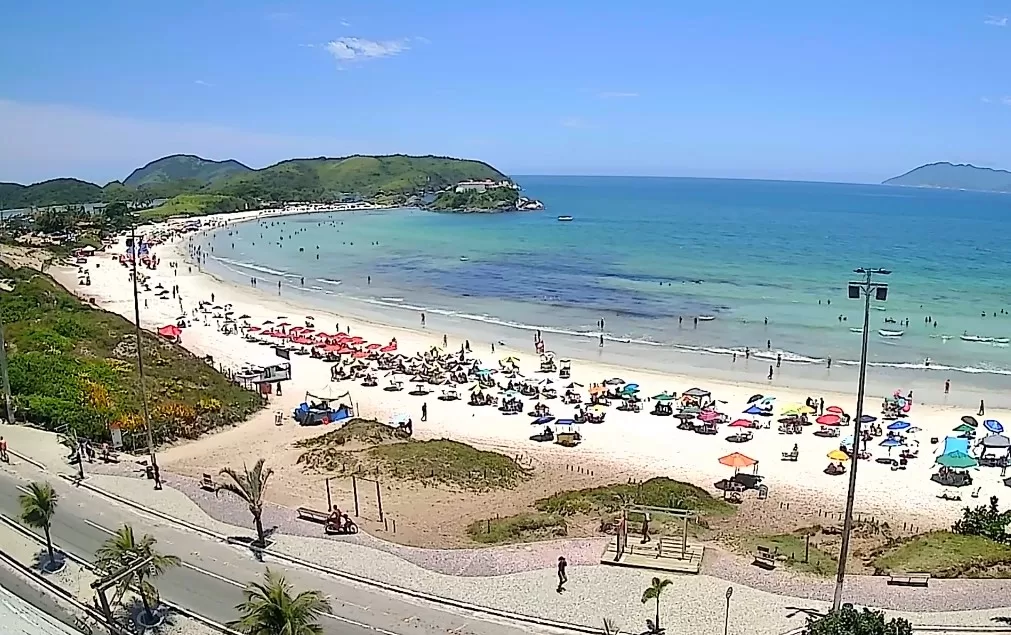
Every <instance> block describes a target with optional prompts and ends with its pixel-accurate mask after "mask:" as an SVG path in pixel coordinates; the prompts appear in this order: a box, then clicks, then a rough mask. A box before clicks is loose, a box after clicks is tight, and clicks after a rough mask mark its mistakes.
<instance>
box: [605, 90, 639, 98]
mask: <svg viewBox="0 0 1011 635" xmlns="http://www.w3.org/2000/svg"><path fill="white" fill-rule="evenodd" d="M638 96H639V93H632V92H623V91H605V92H602V93H598V94H597V97H600V98H601V99H631V98H633V97H638Z"/></svg>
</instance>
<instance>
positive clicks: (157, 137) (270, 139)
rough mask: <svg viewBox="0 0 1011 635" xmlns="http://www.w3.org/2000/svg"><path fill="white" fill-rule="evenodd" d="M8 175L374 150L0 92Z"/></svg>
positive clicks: (3, 164) (0, 162)
mask: <svg viewBox="0 0 1011 635" xmlns="http://www.w3.org/2000/svg"><path fill="white" fill-rule="evenodd" d="M0 139H3V140H4V142H3V143H2V144H0V174H2V175H3V180H5V181H6V180H10V181H17V182H21V183H31V182H35V181H41V180H44V179H50V178H55V177H58V176H73V177H77V178H82V179H87V180H90V181H96V182H101V183H104V182H106V181H109V180H112V179H122V178H125V177H126V175H127V174H129V173H130V171H131V170H133V169H134V168H136V167H139V166H141V165H144V164H145V163H147V162H148V161H152V160H154V159H157V158H158V157H162V156H165V155H167V154H173V153H188V154H197V155H200V156H205V157H208V158H212V159H228V158H235V159H238V160H239V161H242V162H244V163H247V164H249V165H252V166H254V167H260V166H264V165H269V164H271V163H273V162H275V161H279V160H281V159H286V158H290V157H298V156H303V157H305V156H320V155H328V156H341V155H345V154H353V153H355V152H362V151H365V150H367V149H368V148H367V147H363V146H361V145H358V144H354V143H349V142H348V141H346V140H338V139H333V138H330V139H327V138H310V137H298V136H288V135H278V134H270V133H263V132H251V131H247V130H241V129H237V128H232V127H227V126H219V125H214V124H204V123H193V122H174V121H152V120H145V119H136V118H133V117H126V116H117V115H111V114H107V113H101V112H96V111H92V110H86V109H82V108H77V107H74V106H63V105H56V104H35V103H24V102H17V101H10V100H4V99H0Z"/></svg>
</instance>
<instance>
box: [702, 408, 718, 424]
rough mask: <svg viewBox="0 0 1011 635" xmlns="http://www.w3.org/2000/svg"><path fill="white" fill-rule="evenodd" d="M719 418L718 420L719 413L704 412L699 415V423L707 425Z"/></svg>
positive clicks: (713, 411) (712, 411)
mask: <svg viewBox="0 0 1011 635" xmlns="http://www.w3.org/2000/svg"><path fill="white" fill-rule="evenodd" d="M719 418H720V413H718V412H716V411H715V410H704V411H703V412H702V413H701V414H700V415H699V421H704V422H706V423H709V422H710V421H715V420H717V419H719Z"/></svg>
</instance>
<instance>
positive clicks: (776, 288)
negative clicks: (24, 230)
mask: <svg viewBox="0 0 1011 635" xmlns="http://www.w3.org/2000/svg"><path fill="white" fill-rule="evenodd" d="M518 180H519V182H520V183H521V184H522V186H523V187H524V190H525V193H526V194H527V195H529V196H533V197H536V198H539V199H541V200H543V201H544V203H545V206H546V208H547V209H546V210H545V211H543V212H530V213H516V214H495V215H454V214H432V213H427V212H421V211H418V210H394V211H384V212H365V213H363V212H356V213H338V214H316V215H306V216H292V217H285V218H277V219H272V220H266V221H258V222H251V223H246V224H244V225H239V226H236V227H232V228H228V229H226V230H222V231H219V232H218V233H217V234H215V235H214V236H213V238H212V239H211V240H210V244H209V245H208V246H206V248H207V249H213V253H211V254H210V255H211V258H209V259H208V262H207V264H206V266H207V267H208V268H209V269H212V270H216V271H217V272H219V273H223V274H225V275H229V276H231V277H233V278H235V279H237V280H239V281H242V282H248V279H249V277H251V276H256V277H257V278H258V279H259V283H258V284H259V285H261V286H262V285H265V284H266V285H273V287H274V288H276V281H277V280H278V279H282V280H283V281H284V285H285V289H286V291H285V293H288V292H289V291H287V289H288V288H289V287H291V289H292V290H291V291H290V292H292V293H300V294H304V295H305V296H307V297H309V298H313V297H314V298H316V300H317V301H318V302H320V303H321V304H328V305H330V308H339V307H335V306H333V303H336V302H340V301H343V302H346V303H357V304H362V303H366V304H369V305H371V306H373V307H375V306H384V305H386V306H389V307H399V308H402V309H404V315H402V316H401V318H400V319H402V320H404V321H405V322H408V321H409V322H410V323H411V324H412V325H413V324H417V313H418V312H419V311H422V310H424V311H426V312H427V313H428V314H429V315H431V316H441V317H443V318H446V319H447V320H450V319H451V321H454V322H456V323H462V322H464V321H469V322H472V323H481V324H483V325H484V327H483V328H489V329H494V332H495V333H496V334H501V333H505V332H506V330H507V329H512V330H513V331H515V329H526V330H533V329H541V330H542V331H543V332H544V333H545V334H546V335H545V337H546V339H548V340H549V345H550V344H551V343H552V340H551V338H552V337H553V336H557V338H558V339H559V341H562V340H565V341H567V342H573V345H576V344H579V345H580V346H582V347H584V349H586V350H589V349H590V347H592V348H596V347H597V337H598V335H597V333H598V331H599V329H598V328H597V327H596V323H597V320H599V319H601V318H603V319H604V320H605V329H604V330H605V332H606V337H607V340H608V344H607V347H608V348H609V349H610V348H611V347H612V346H614V347H620V346H631V347H637V350H646V349H649V351H651V352H649V354H651V355H654V356H657V355H662V354H664V352H665V351H669V352H672V353H674V352H677V353H681V352H685V351H705V352H708V353H710V354H712V355H716V356H717V359H721V358H724V357H725V358H728V359H732V354H733V352H735V351H736V352H738V354H739V356H741V357H743V353H744V351H745V349H746V348H747V349H749V350H750V352H751V356H752V359H754V360H762V364H761V370H762V372H763V373H764V369H765V368H766V367H767V366H768V362H769V361H770V360H771V361H774V360H775V359H776V357H777V356H781V357H782V359H783V362H784V367H802V366H803V367H813V366H825V367H826V368H827V360H828V359H829V358H831V359H832V360H833V367H834V368H836V367H842V368H845V367H846V366H848V365H852V364H853V363H855V360H856V359H858V356H859V348H860V342H859V339H860V336H859V334H857V333H853V332H851V330H850V329H851V328H855V327H859V326H860V321H861V319H862V307H863V305H862V302H857V301H853V300H849V299H847V296H846V283H847V281H849V280H850V279H851V278H852V277H853V274H852V273H851V271H852V269H853V268H854V267H857V266H869V267H885V268H888V269H891V270H893V274H892V275H890V276H888V277H887V282H888V283H889V285H890V292H889V297H888V300H887V301H886V302H883V303H877V302H876V303H875V309H874V310H873V311H872V313H871V318H872V321H871V326H872V329H874V330H873V336H872V340H871V347H870V358H871V360H872V362H874V363H875V365H877V366H878V367H880V368H888V369H898V370H905V371H920V372H921V374H922V373H927V374H934V373H937V372H943V373H945V376H949V375H952V374H955V375H954V376H955V377H957V378H958V379H953V381H960V382H963V383H967V382H984V383H986V382H988V381H989V380H986V378H985V376H989V377H990V378H991V379H996V378H1004V377H1006V376H1007V375H1009V374H1011V349H1009V348H1008V346H1007V344H1003V343H970V342H965V341H961V340H960V339H959V336H960V335H962V334H963V333H966V332H967V333H969V334H973V335H979V336H985V337H991V338H998V339H999V338H1006V337H1011V315H1007V314H1004V313H1003V312H1002V311H1003V310H1011V301H1009V297H1008V291H1009V285H1008V283H1007V278H1008V274H1009V267H1011V263H1009V259H1008V257H1007V255H1008V253H1009V252H1008V250H1007V249H1006V247H1005V241H1006V240H1007V236H1008V233H1009V230H1011V220H1009V215H1011V197H1009V196H1007V195H999V194H986V193H975V192H954V191H940V190H919V189H905V188H894V187H884V186H862V185H843V184H825V183H798V182H773V181H741V180H716V179H677V178H623V177H621V178H619V177H607V178H599V177H521V178H519V179H518ZM563 214H568V215H572V216H574V217H575V220H574V221H573V222H571V223H561V222H558V221H557V220H556V217H557V216H559V215H563ZM375 243H378V244H375ZM317 256H318V259H317ZM461 257H463V258H466V259H467V260H466V261H462V260H461ZM302 276H304V277H305V283H304V286H303V285H302V284H301V281H300V279H299V278H300V277H302ZM367 276H371V283H368V282H367ZM408 312H409V313H408ZM982 312H985V313H986V317H982V316H981V313H982ZM994 312H996V313H997V315H996V316H994ZM702 315H711V316H714V317H715V319H714V320H712V321H706V322H701V323H699V324H698V325H697V327H696V326H695V323H694V318H695V317H697V316H702ZM927 316H930V318H931V320H932V321H931V322H930V323H929V324H928V323H926V322H925V318H926V317H927ZM679 317H681V318H682V320H683V321H682V322H681V323H680V325H679V320H678V318H679ZM841 317H842V318H845V321H841V320H840V318H841ZM886 318H890V319H894V320H897V321H903V322H904V320H906V319H907V318H908V320H909V325H908V326H904V325H901V326H900V325H897V324H887V323H885V319H886ZM766 320H768V323H767V324H766ZM935 320H936V322H937V326H936V327H935V326H933V321H935ZM429 321H430V322H431V319H430V320H429ZM878 329H890V330H902V331H904V335H903V336H902V337H900V338H884V337H881V336H879V335H878V334H877V330H878ZM496 336H497V337H499V336H500V335H496ZM942 336H944V337H942ZM512 337H513V339H514V340H515V339H517V338H518V337H519V336H518V335H517V334H516V333H515V332H514V333H513V334H512ZM523 337H524V338H527V337H529V336H523ZM948 337H950V339H946V338H948ZM580 340H581V344H580V343H579V342H580ZM625 342H629V343H628V344H626V343H625ZM927 358H929V359H930V360H931V361H930V367H929V369H928V368H927V367H926V363H925V360H926V359H927ZM706 363H708V364H714V363H717V362H714V361H712V360H710V361H709V362H706ZM721 363H722V362H721ZM752 365H753V366H755V368H756V369H757V368H758V367H759V364H758V362H757V361H755V362H753V364H752ZM791 365H792V366H791ZM969 376H979V377H974V378H972V379H968V377H969ZM940 381H943V379H936V378H935V379H934V382H935V383H936V382H940ZM907 383H908V382H907ZM987 385H991V386H992V385H994V384H991V383H988V384H987Z"/></svg>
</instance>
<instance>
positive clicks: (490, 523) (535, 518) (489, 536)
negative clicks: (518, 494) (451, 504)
mask: <svg viewBox="0 0 1011 635" xmlns="http://www.w3.org/2000/svg"><path fill="white" fill-rule="evenodd" d="M567 534H568V528H567V524H566V521H565V519H564V518H563V517H561V516H559V515H558V514H541V513H537V512H525V513H522V514H516V515H515V516H507V517H505V518H489V519H487V520H476V521H474V522H472V523H471V524H470V525H468V526H467V535H469V536H470V537H471V538H472V539H474V541H475V542H480V543H482V544H486V545H497V544H508V543H515V542H534V541H538V540H551V539H553V538H562V537H564V536H566V535H567Z"/></svg>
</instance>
